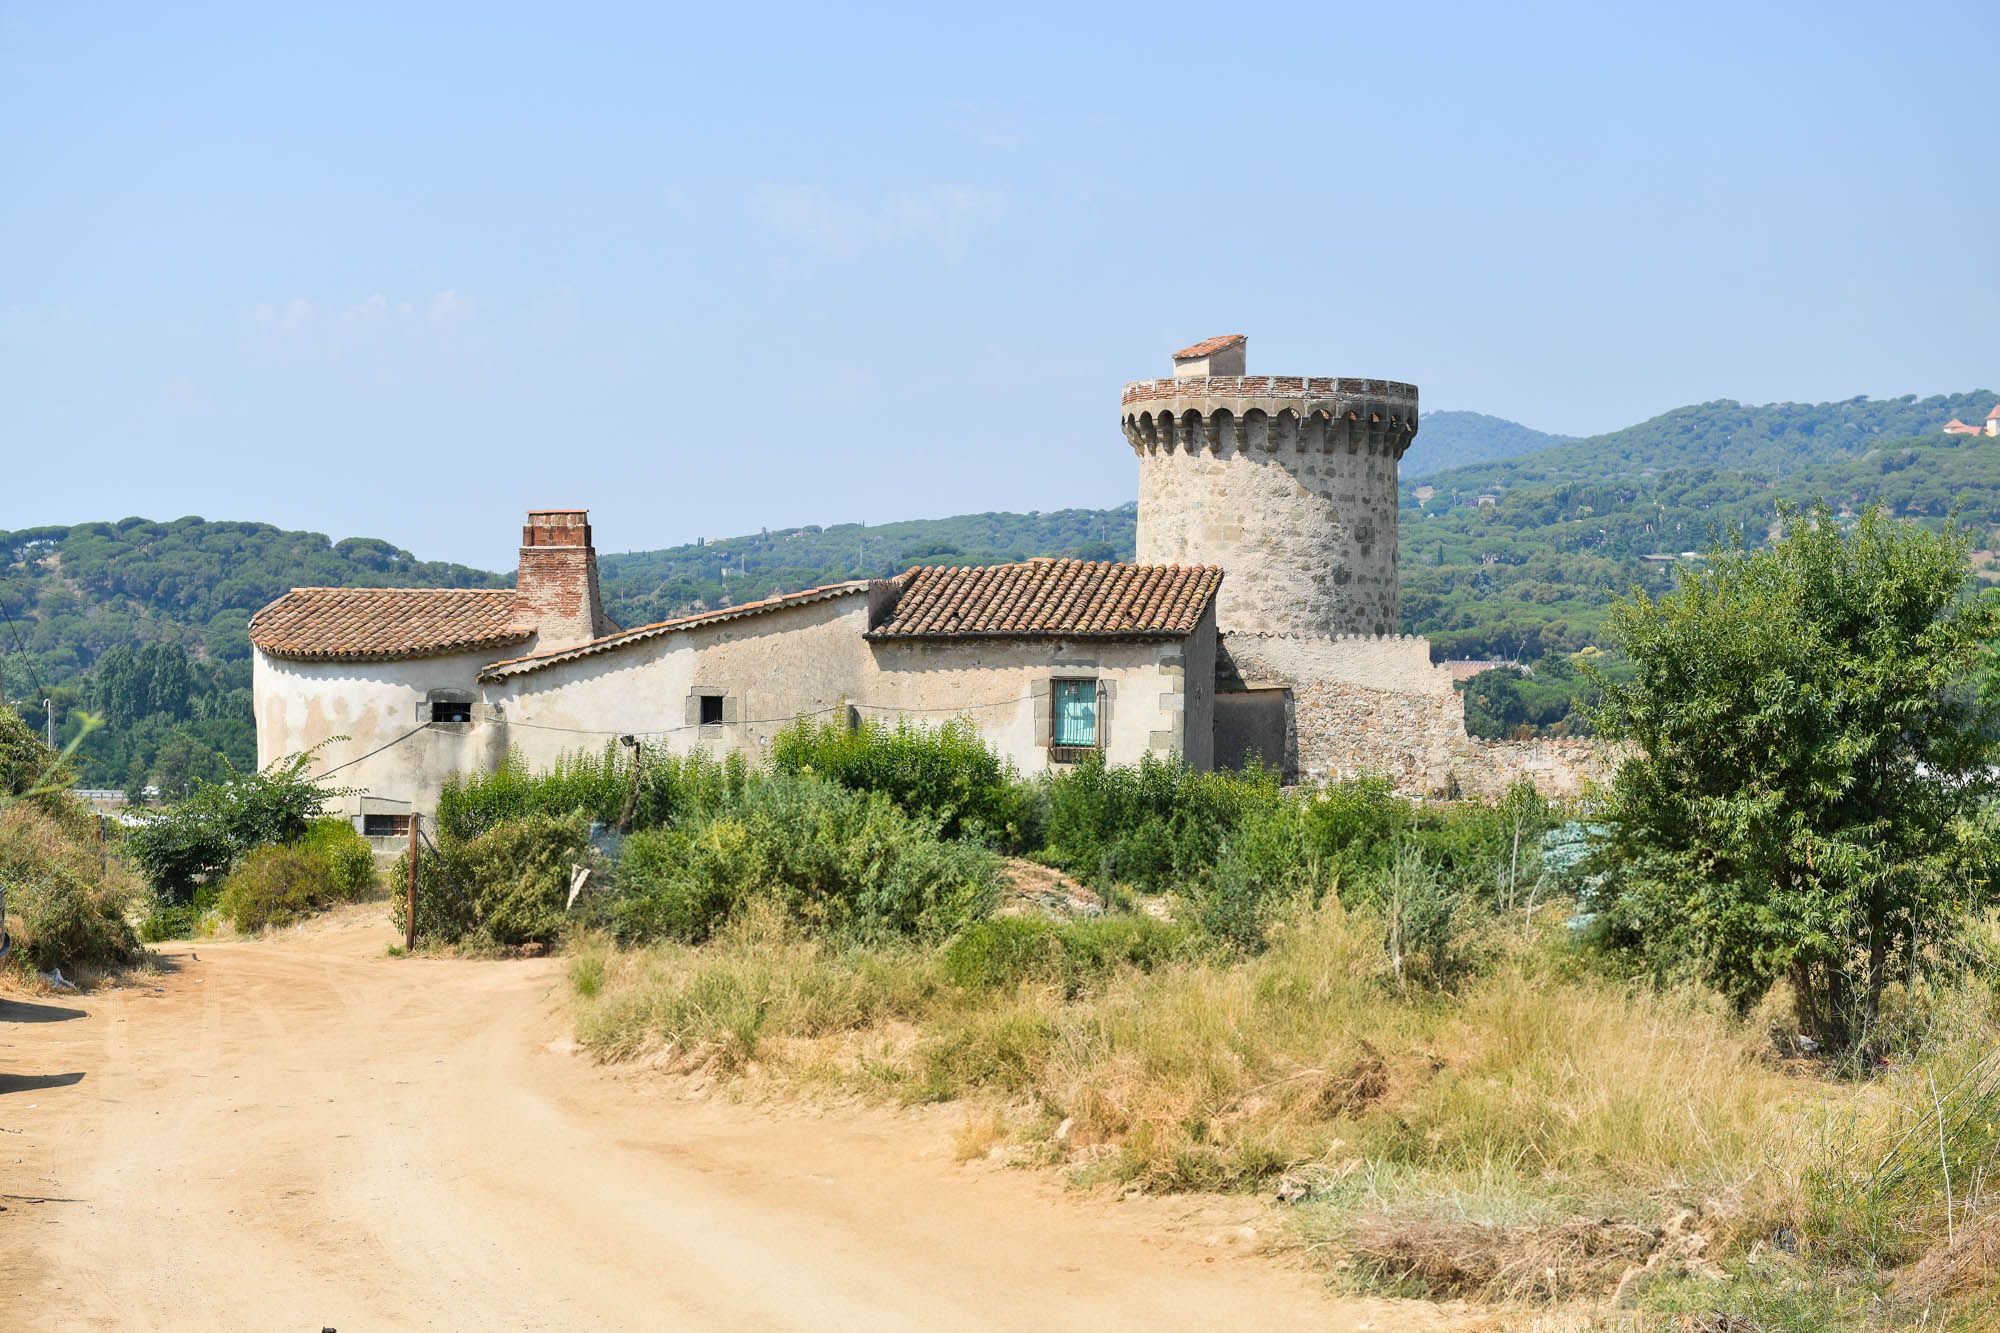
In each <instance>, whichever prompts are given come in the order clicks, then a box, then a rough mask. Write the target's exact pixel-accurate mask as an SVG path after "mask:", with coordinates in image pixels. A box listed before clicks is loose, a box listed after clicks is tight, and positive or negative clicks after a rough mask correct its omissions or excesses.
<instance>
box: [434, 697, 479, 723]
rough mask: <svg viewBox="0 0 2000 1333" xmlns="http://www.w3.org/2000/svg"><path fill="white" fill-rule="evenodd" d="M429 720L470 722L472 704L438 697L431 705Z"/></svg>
mask: <svg viewBox="0 0 2000 1333" xmlns="http://www.w3.org/2000/svg"><path fill="white" fill-rule="evenodd" d="M431 721H433V722H470V721H472V705H471V704H462V703H452V702H448V701H446V700H443V699H440V700H438V701H437V702H436V703H434V704H432V705H431Z"/></svg>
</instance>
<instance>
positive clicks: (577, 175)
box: [0, 3, 2000, 568]
mask: <svg viewBox="0 0 2000 1333" xmlns="http://www.w3.org/2000/svg"><path fill="white" fill-rule="evenodd" d="M419 8H421V9H422V10H423V12H424V13H425V14H426V15H428V16H427V17H422V18H412V17H410V12H411V11H414V10H417V9H419ZM1997 16H2000V6H1995V5H1993V4H1991V3H1979V4H1972V3H1967V4H1960V5H1923V4H1904V5H1899V6H1896V7H1894V8H1893V9H1891V8H1889V7H1885V6H1859V5H1760V4H1745V3H1737V4H1731V5H1727V6H1710V5H1691V4H1677V5H1657V4H1648V5H1644V6H1629V7H1627V6H1610V5H1603V4H1592V5H1575V6H1569V5H1527V6H1521V5H1507V6H1493V7H1487V6H1458V5H1397V6H1389V5H1373V6H1366V7H1335V6H1296V7H1287V6H1253V5H1244V6H1230V5H1219V6H1218V5H1213V4H1210V5H1203V6H1199V7H1187V8H1180V7H1175V6H1169V5H1159V4H1155V5H1147V6H1143V7H1129V8H1117V9H1114V8H1110V7H1100V6H1091V5H1069V6H1063V7H1052V8H1038V7H1032V6H1022V5H1007V6H989V7H985V8H982V9H979V10H976V11H974V10H971V9H968V8H965V7H958V6H940V5H923V6H911V7H908V8H901V9H895V10H890V9H885V8H881V7H863V8H862V9H850V8H849V7H847V6H824V5H801V6H796V7H792V6H770V7H766V6H756V5H731V6H700V7H689V8H687V9H685V10H681V11H677V12H670V11H668V10H666V9H664V8H662V7H659V6H650V5H632V6H609V5H605V6H584V5H565V6H556V5H549V6H542V7H538V8H535V9H519V8H511V7H507V6H500V5H478V6H466V7H464V8H462V9H459V10H457V11H456V12H455V13H447V11H446V10H445V8H443V7H438V6H424V7H416V6H407V5H385V6H380V7H362V6H355V5H343V6H340V7H338V9H337V10H336V9H334V8H332V7H329V8H328V9H327V10H325V11H324V12H322V13H319V14H317V15H311V14H307V13H305V12H304V7H295V6H289V5H271V4H258V5H245V6H242V7H240V8H239V7H229V6H167V5H145V6H130V7H114V6H82V5H75V6H71V5H35V6H12V5H9V6H0V256H4V258H0V453H3V454H4V467H0V528H20V527H27V526H31V525H35V524H40V523H54V522H75V521H81V520H85V519H94V518H109V519H115V518H119V517H123V516H125V515H128V514H141V515H146V516H149V517H156V518H172V517H177V516H179V515H182V514H189V513H198V514H201V515H204V516H206V517H209V518H256V519H263V520H268V521H271V522H275V523H279V524H283V525H286V526H291V527H307V528H314V529H317V530H320V531H325V532H329V533H331V534H332V535H334V536H336V537H340V536H348V535H371V536H381V537H386V538H388V539H390V540H392V541H395V542H397V543H399V544H402V545H405V546H408V547H410V548H411V549H412V550H414V551H416V552H417V553H418V554H419V555H423V556H428V557H438V558H451V559H461V560H467V561H472V562H475V563H480V564H484V565H486V566H488V567H494V568H506V567H509V566H511V564H512V547H513V543H514V541H515V540H516V536H517V525H518V523H519V515H518V511H519V510H521V509H522V508H524V507H525V506H527V505H529V504H573V505H588V506H590V507H591V508H592V509H593V510H594V511H595V513H594V518H595V521H596V523H597V531H598V538H599V543H600V545H601V546H602V547H603V548H604V549H607V550H620V549H630V548H644V547H654V546H661V545H667V544H671V543H677V542H681V541H686V540H690V539H692V538H693V537H695V536H697V535H703V534H707V535H724V534H733V533H737V532H742V531H749V530H755V529H756V528H758V527H760V526H767V525H768V526H771V527H779V526H790V525H794V524H799V523H808V522H826V523H832V522H840V521H847V520H855V519H861V520H866V521H871V522H872V521H885V520H890V519H896V518H905V517H916V516H925V515H939V514H948V513H957V512H964V511H968V510H980V509H989V508H1011V509H1031V508H1039V509H1054V508H1060V507H1063V506H1066V505H1073V504H1087V505H1105V504H1116V503H1120V502H1122V501H1124V500H1126V499H1129V498H1130V497H1131V495H1132V493H1133V489H1134V472H1133V463H1132V459H1131V455H1130V454H1129V452H1128V451H1127V450H1126V449H1125V447H1124V444H1123V442H1122V441H1121V439H1120V438H1119V436H1118V433H1117V430H1116V419H1117V390H1118V385H1119V383H1120V382H1121V381H1122V380H1125V379H1128V378H1135V377H1140V376H1149V375H1156V374H1161V373H1164V372H1165V371H1166V369H1167V362H1166V353H1167V352H1168V351H1169V350H1171V349H1172V348H1174V347H1176V346H1178V345H1180V344H1181V343H1183V342H1189V341H1192V340H1194V339H1197V338H1200V337H1203V336H1206V335H1209V334H1213V333H1218V332H1229V331H1242V332H1246V333H1248V334H1249V335H1250V356H1251V366H1252V369H1253V370H1265V371H1273V372H1295V373H1329V374H1356V375H1378V376H1386V377H1392V378H1398V379H1407V380H1414V381H1416V382H1417V383H1418V384H1419V385H1420V386H1421V387H1422V391H1423V402H1424V405H1425V407H1426V408H1429V409H1438V408H1474V409H1478V410H1481V411H1487V412H1493V413H1498V414H1500V415H1503V416H1508V417H1512V418H1515V419H1517V420H1520V421H1523V422H1526V423H1527V424H1529V425H1532V426H1537V427H1540V428H1542V429H1546V430H1555V431H1563V432H1568V433H1579V434H1580V433H1588V432H1592V431H1596V430H1602V429H1609V428H1612V427H1616V426H1620V425H1624V424H1628V423H1630V422H1632V421H1635V420H1638V419H1641V418H1644V417H1646V416H1648V415H1651V414H1652V413H1655V412H1658V411H1661V410H1663V409H1666V408H1669V407H1673V406H1676V405H1679V404H1681V403H1685V402H1691V401H1699V400H1703V399H1709V398H1718V397H1735V398H1742V399H1746V400H1751V401H1769V400H1774V399H1801V400H1816V399H1827V398H1844V397H1849V396H1852V395H1854V394H1861V393H1868V394H1876V395H1884V394H1901V393H1934V392H1943V391H1954V390H1965V389H1972V388H1977V387H1982V386H1984V387H1996V386H2000V64H1996V58H2000V17H1997Z"/></svg>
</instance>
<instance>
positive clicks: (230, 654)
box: [0, 518, 507, 792]
mask: <svg viewBox="0 0 2000 1333" xmlns="http://www.w3.org/2000/svg"><path fill="white" fill-rule="evenodd" d="M506 581H507V580H505V579H503V578H501V577H500V576H499V575H495V574H488V573H486V572H484V571H482V570H477V569H470V568H467V567H466V566H464V565H452V564H445V563H441V562H437V561H426V560H418V559H417V558H416V557H415V556H413V555H411V554H410V553H409V552H408V551H404V550H401V549H399V548H397V547H395V546H391V545H390V544H389V543H387V542H384V541H378V540H376V539H374V538H372V537H351V538H349V539H347V540H345V541H341V542H334V541H331V540H329V539H328V538H326V537H324V536H322V535H320V534H319V533H316V532H287V531H285V530H283V529H280V528H274V527H272V526H271V525H270V524H268V523H226V522H209V521H208V520H206V519H200V518H182V519H176V520H174V521H173V522H171V523H155V522H151V521H149V520H146V519H139V518H128V519H123V520H121V521H119V522H117V523H82V524H77V525H76V526H74V527H48V528H29V529H25V530H23V531H20V532H0V673H4V676H3V677H0V683H4V688H5V697H6V698H7V700H9V701H13V702H15V703H16V705H17V707H19V708H20V711H21V715H22V716H23V717H24V718H26V719H27V720H28V721H29V722H31V723H32V724H34V725H35V726H37V727H40V726H41V725H42V724H43V717H44V715H43V711H42V703H41V701H42V700H43V699H44V698H50V699H53V700H54V701H55V705H56V706H55V713H56V721H57V735H58V737H59V738H62V739H67V738H68V737H70V736H72V735H74V734H75V732H76V729H77V727H78V725H79V719H80V717H81V715H82V713H83V711H84V710H86V709H87V710H90V711H92V712H95V713H97V714H99V715H100V716H102V717H103V719H104V721H105V723H106V725H105V726H104V727H102V728H101V729H100V730H99V731H97V732H96V733H95V734H94V735H92V736H91V737H90V738H89V740H88V741H86V742H85V744H84V748H83V750H82V751H81V752H80V754H79V756H78V758H79V767H80V769H81V770H82V776H83V781H84V784H85V785H86V786H102V787H124V786H127V785H128V784H129V785H131V786H133V787H138V786H143V785H144V784H145V783H147V782H149V781H150V782H154V783H156V784H157V785H158V786H160V787H161V788H162V790H165V791H169V792H172V791H176V790H179V789H181V788H184V787H185V786H186V785H187V783H188V782H189V781H190V780H192V779H193V778H198V777H207V776H210V775H213V774H215V773H218V772H221V771H224V764H225V763H227V764H231V765H234V766H236V767H238V768H248V767H250V766H251V765H252V764H253V763H254V762H255V760H256V734H255V730H254V728H253V726H252V721H251V714H250V640H249V638H248V637H247V636H246V634H245V632H244V629H245V626H247V625H248V624H249V621H250V615H251V613H252V612H254V611H255V610H256V609H257V608H258V607H260V606H262V605H264V604H265V603H266V602H268V601H270V600H271V599H272V598H274V597H277V596H279V595H280V594H282V593H284V592H285V591H286V590H287V589H289V588H295V587H303V586H313V585H323V586H354V587H395V586H412V587H491V586H495V585H498V584H501V583H504V582H506Z"/></svg>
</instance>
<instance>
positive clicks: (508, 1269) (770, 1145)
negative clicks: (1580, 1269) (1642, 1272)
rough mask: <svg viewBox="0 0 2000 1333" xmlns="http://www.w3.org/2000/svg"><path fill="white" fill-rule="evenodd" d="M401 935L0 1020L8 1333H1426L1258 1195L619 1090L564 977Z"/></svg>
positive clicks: (924, 1118) (942, 1139) (325, 941)
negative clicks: (1088, 1191) (1044, 1332)
mask: <svg viewBox="0 0 2000 1333" xmlns="http://www.w3.org/2000/svg"><path fill="white" fill-rule="evenodd" d="M379 920H380V913H379V911H373V912H365V913H361V912H355V913H347V914H343V915H341V916H339V917H337V918H333V919H330V920H328V921H326V922H322V923H318V924H315V925H313V926H310V927H307V928H304V929H303V930H301V931H299V932H295V933H292V934H288V935H285V936H282V937H279V938H276V939H271V940H265V941H258V942H238V943H220V942H206V943H201V944H196V945H193V946H186V945H182V946H172V947H170V948H169V950H168V955H169V966H170V970H169V971H167V972H166V973H164V974H163V975H161V976H160V977H158V978H157V979H153V980H150V981H147V982H145V983H143V984H139V985H134V986H129V987H126V988H123V989H119V990H109V991H105V992H102V993H99V994H94V995H90V996H86V997H83V998H80V999H67V1000H61V999H58V1000H48V999H34V1000H21V999H19V998H15V999H0V1206H4V1209H5V1211H0V1327H5V1328H16V1327H18V1328H24V1329H26V1328H32V1329H36V1330H43V1331H46V1330H55V1329H67V1328H148V1329H155V1328H157V1329H164V1328H204V1329H215V1328H226V1329H235V1328H243V1329H287V1328H291V1329H308V1330H316V1329H321V1328H336V1329H340V1330H344V1331H346V1333H358V1331H359V1330H367V1329H383V1328H453V1329H457V1328H467V1329H470V1328H480V1329H541V1328H561V1329H574V1328H697V1329H712V1328H725V1329H729V1328H758V1329H767V1328H802V1329H803V1328H811V1329H847V1328H853V1329H864V1328H865V1329H871V1330H874V1329H900V1328H911V1329H915V1328H924V1329H941V1328H942V1329H949V1328H1022V1329H1025V1328H1037V1329H1047V1328H1083V1327H1091V1328H1099V1329H1102V1328H1125V1327H1130V1328H1148V1329H1164V1328H1228V1327H1242V1326H1246V1325H1250V1324H1256V1325H1258V1326H1266V1327H1290V1328H1323V1329H1365V1328H1374V1329H1383V1330H1387V1329H1406V1328H1416V1327H1426V1326H1430V1325H1431V1320H1430V1317H1429V1316H1427V1315H1426V1314H1425V1313H1424V1312H1423V1310H1422V1308H1421V1307H1413V1306H1404V1305H1401V1304H1400V1303H1388V1302H1348V1301H1337V1300H1334V1299H1332V1298H1329V1297H1328V1296H1326V1295H1325V1294H1324V1293H1323V1292H1322V1291H1321V1290H1320V1287H1319V1284H1318V1283H1317V1281H1316V1280H1315V1279H1314V1278H1313V1277H1312V1276H1311V1275H1310V1274H1308V1273H1305V1272H1303V1271H1301V1270H1298V1269H1295V1268H1289V1267H1286V1266H1284V1265H1283V1264H1281V1263H1279V1262H1277V1261H1274V1260H1270V1259H1265V1258H1260V1257H1257V1256H1255V1255H1252V1254H1249V1253H1247V1251H1249V1250H1251V1249H1254V1248H1255V1243H1254V1241H1253V1240H1250V1239H1246V1238H1245V1237H1244V1236H1243V1234H1242V1233H1241V1232H1240V1231H1238V1230H1236V1227H1237V1226H1238V1225H1250V1226H1266V1227H1267V1226H1268V1225H1269V1220H1268V1217H1267V1216H1266V1215H1265V1214H1264V1213H1263V1212H1262V1209H1261V1205H1259V1204H1256V1203H1255V1202H1252V1201H1243V1202H1239V1203H1229V1204H1226V1205H1224V1206H1223V1210H1222V1212H1221V1213H1218V1211H1217V1209H1216V1206H1215V1205H1213V1204H1210V1205H1208V1206H1207V1208H1206V1209H1205V1210H1200V1211H1197V1212H1196V1213H1195V1215H1193V1216H1190V1215H1189V1214H1190V1210H1193V1209H1195V1208H1196V1206H1195V1205H1191V1204H1187V1203H1179V1204H1174V1203H1160V1202H1156V1201H1146V1202H1141V1203H1119V1202H1117V1201H1113V1200H1107V1199H1082V1198H1078V1197H1076V1196H1075V1195H1074V1194H1073V1193H1069V1192H1065V1191H1063V1190H1062V1189H1061V1188H1060V1187H1059V1186H1058V1185H1057V1184H1056V1183H1054V1182H1052V1181H1050V1180H1048V1179H1047V1178H1045V1177H1041V1176H1037V1175H1034V1174H1030V1173H1026V1172H1020V1171H1009V1170H1003V1169H992V1168H986V1167H966V1166H960V1165H957V1164H955V1163H954V1162H953V1160H952V1157H951V1152H950V1143H949V1138H950V1124H949V1122H948V1120H947V1119H946V1118H945V1117H943V1116H940V1115H935V1114H932V1115H914V1114H913V1115H904V1114H896V1113H890V1112H857V1113H854V1114H847V1113H839V1114H829V1115H827V1116H823V1117H819V1118H812V1117H808V1116H804V1115H792V1114H785V1115H779V1114H773V1113H768V1112H764V1111H758V1110H754V1109H749V1108H744V1107H739V1106H732V1105H729V1104H727V1103H726V1102H725V1103H718V1102H714V1101H706V1100H689V1099H688V1098H686V1097H685V1095H683V1094H682V1093H681V1092H680V1091H679V1089H678V1086H677V1085H673V1084H671V1083H670V1082H669V1081H667V1080H662V1079H659V1078H657V1077H647V1076H643V1075H639V1076H634V1075H623V1076H621V1075H617V1074H613V1073H609V1072H606V1071H603V1070H600V1069H597V1068H595V1067H594V1066H592V1065H591V1064H589V1063H588V1062H587V1061H585V1060H583V1059H581V1058H579V1057H577V1056H575V1055H573V1054H568V1053H565V1052H564V1051H563V1050H562V1049H561V1046H562V1043H561V1041H560V1040H559V1037H560V1033H561V1026H560V1019H559V1015H558V1014H557V1013H556V1012H555V1005H554V1000H553V998H552V996H553V991H554V987H555V984H556V982H557V981H558V979H559V973H558V970H557V965H555V964H553V963H546V962H456V961H433V960H399V959H392V958H389V957H386V956H385V952H384V946H385V944H386V943H388V941H389V939H390V936H389V935H388V932H387V931H386V929H384V928H383V927H382V926H380V925H379V924H378V923H379ZM1229 1210H1234V1211H1235V1215H1234V1216H1228V1215H1224V1214H1226V1213H1227V1212H1228V1211H1229Z"/></svg>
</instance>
